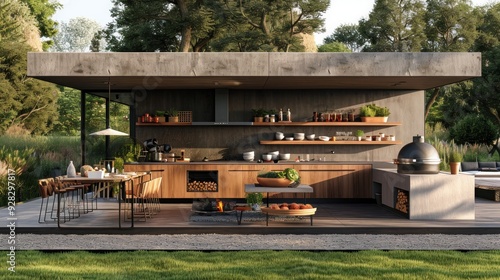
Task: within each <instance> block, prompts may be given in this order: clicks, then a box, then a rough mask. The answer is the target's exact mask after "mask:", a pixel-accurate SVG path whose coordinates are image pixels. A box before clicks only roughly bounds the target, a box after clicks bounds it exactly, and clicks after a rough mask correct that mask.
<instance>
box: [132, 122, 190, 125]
mask: <svg viewBox="0 0 500 280" xmlns="http://www.w3.org/2000/svg"><path fill="white" fill-rule="evenodd" d="M135 125H136V126H187V125H192V123H190V122H157V123H153V122H151V123H141V122H136V123H135Z"/></svg>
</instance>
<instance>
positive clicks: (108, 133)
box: [89, 78, 128, 136]
mask: <svg viewBox="0 0 500 280" xmlns="http://www.w3.org/2000/svg"><path fill="white" fill-rule="evenodd" d="M108 100H109V101H110V102H111V78H109V80H108ZM108 121H109V120H108ZM89 135H105V136H128V134H127V133H125V132H121V131H118V130H114V129H112V128H111V127H108V128H106V129H104V130H99V131H96V132H93V133H90V134H89Z"/></svg>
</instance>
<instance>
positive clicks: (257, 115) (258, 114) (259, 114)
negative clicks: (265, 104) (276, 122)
mask: <svg viewBox="0 0 500 280" xmlns="http://www.w3.org/2000/svg"><path fill="white" fill-rule="evenodd" d="M252 112H253V121H254V122H264V116H265V115H266V110H264V109H263V108H259V109H252Z"/></svg>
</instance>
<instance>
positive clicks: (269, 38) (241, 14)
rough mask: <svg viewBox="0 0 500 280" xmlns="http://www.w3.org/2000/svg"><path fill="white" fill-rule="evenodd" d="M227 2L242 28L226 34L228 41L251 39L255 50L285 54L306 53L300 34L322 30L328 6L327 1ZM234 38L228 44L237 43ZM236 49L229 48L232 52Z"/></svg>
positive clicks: (231, 30)
mask: <svg viewBox="0 0 500 280" xmlns="http://www.w3.org/2000/svg"><path fill="white" fill-rule="evenodd" d="M226 3H228V4H227V10H228V12H229V13H230V14H231V15H232V16H233V17H234V18H235V22H238V23H241V24H243V25H242V27H240V28H232V29H230V30H228V31H229V34H227V33H225V34H224V37H225V38H234V39H240V38H241V37H243V38H247V39H248V38H251V40H252V41H251V42H253V45H254V46H253V47H252V48H253V49H254V50H257V51H262V50H264V51H285V52H287V51H303V46H302V40H301V37H300V36H299V35H300V34H312V33H314V32H317V31H320V30H322V28H323V24H324V20H323V19H322V17H321V16H322V13H323V12H325V11H326V9H327V8H328V5H329V1H326V0H315V1H306V0H296V1H286V0H281V1H276V0H255V1H226ZM242 34H243V36H242ZM234 39H233V40H231V39H230V40H229V41H232V42H234V43H237V42H238V41H237V40H234ZM233 50H234V49H231V48H229V51H233ZM236 51H237V50H236ZM252 51H253V50H252Z"/></svg>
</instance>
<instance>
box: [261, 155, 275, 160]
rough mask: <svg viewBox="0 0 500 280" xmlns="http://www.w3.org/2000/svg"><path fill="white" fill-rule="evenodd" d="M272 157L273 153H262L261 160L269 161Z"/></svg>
mask: <svg viewBox="0 0 500 280" xmlns="http://www.w3.org/2000/svg"><path fill="white" fill-rule="evenodd" d="M272 159H273V155H270V154H264V155H262V160H263V161H271V160H272Z"/></svg>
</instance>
